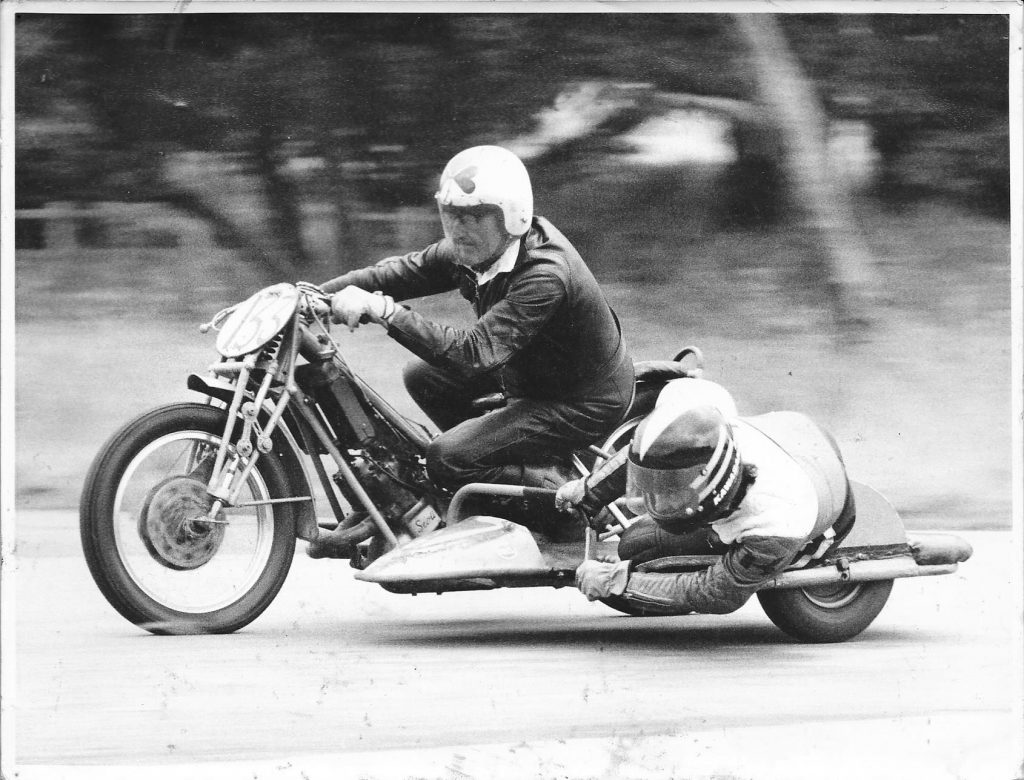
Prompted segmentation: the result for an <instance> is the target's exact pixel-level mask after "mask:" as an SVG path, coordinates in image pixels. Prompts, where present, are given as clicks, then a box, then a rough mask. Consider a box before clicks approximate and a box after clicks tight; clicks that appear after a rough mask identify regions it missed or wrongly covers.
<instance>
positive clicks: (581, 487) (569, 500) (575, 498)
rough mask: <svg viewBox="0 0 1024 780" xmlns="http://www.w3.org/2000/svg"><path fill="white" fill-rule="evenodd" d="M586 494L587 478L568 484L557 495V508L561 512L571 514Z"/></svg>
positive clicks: (559, 489)
mask: <svg viewBox="0 0 1024 780" xmlns="http://www.w3.org/2000/svg"><path fill="white" fill-rule="evenodd" d="M586 494H587V480H586V478H585V477H584V478H582V479H574V480H571V481H570V482H566V483H565V484H564V485H562V486H561V487H560V488H558V492H556V493H555V508H556V509H557V510H558V511H559V512H571V511H572V510H573V509H575V508H576V507H577V506H578V505H579V503H580V502H581V501H582V500H583V497H584V496H585V495H586Z"/></svg>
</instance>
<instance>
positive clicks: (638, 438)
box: [626, 404, 743, 532]
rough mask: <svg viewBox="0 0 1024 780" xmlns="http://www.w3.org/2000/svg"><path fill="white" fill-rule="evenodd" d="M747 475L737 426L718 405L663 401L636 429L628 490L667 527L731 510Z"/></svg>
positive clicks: (705, 522)
mask: <svg viewBox="0 0 1024 780" xmlns="http://www.w3.org/2000/svg"><path fill="white" fill-rule="evenodd" d="M742 476H743V463H742V461H741V460H740V454H739V452H738V451H737V449H736V443H735V441H734V440H733V435H732V428H731V427H730V426H729V422H728V421H727V420H726V418H725V416H724V415H723V414H722V412H721V411H720V410H719V409H718V408H716V407H714V406H709V405H704V406H695V407H689V408H685V409H683V410H681V411H680V409H679V408H678V407H677V406H676V405H675V404H662V405H659V406H658V407H657V408H655V410H654V411H653V412H651V414H650V415H649V416H648V417H647V418H646V419H645V420H644V421H643V422H642V423H640V425H639V426H638V427H637V429H636V433H635V434H634V435H633V441H632V442H631V444H630V448H629V463H628V465H627V480H626V495H627V497H628V498H631V499H642V500H643V506H644V509H645V511H646V512H647V513H648V514H650V516H651V518H652V519H653V520H654V521H655V522H656V523H657V524H658V525H660V526H661V527H662V528H664V529H665V530H667V531H673V532H680V531H684V530H687V529H689V528H693V527H694V526H697V525H708V524H710V523H713V522H714V521H715V520H717V519H718V518H719V517H721V516H722V515H723V514H725V513H726V512H728V511H729V510H730V509H731V507H732V501H733V499H734V498H735V496H736V494H737V492H738V491H739V488H740V484H741V483H742ZM637 503H639V502H637Z"/></svg>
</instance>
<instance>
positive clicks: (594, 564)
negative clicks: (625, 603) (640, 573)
mask: <svg viewBox="0 0 1024 780" xmlns="http://www.w3.org/2000/svg"><path fill="white" fill-rule="evenodd" d="M627 582H629V561H619V562H618V563H606V562H604V561H583V563H581V564H580V565H579V568H577V569H576V587H577V588H579V589H580V592H581V593H582V594H583V595H584V596H586V597H587V600H588V601H597V599H604V598H608V597H609V596H621V595H622V594H623V592H625V590H626V583H627Z"/></svg>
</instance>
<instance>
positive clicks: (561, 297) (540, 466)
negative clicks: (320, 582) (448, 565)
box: [323, 217, 634, 488]
mask: <svg viewBox="0 0 1024 780" xmlns="http://www.w3.org/2000/svg"><path fill="white" fill-rule="evenodd" d="M513 248H515V253H514V255H510V257H511V259H512V262H511V263H509V264H508V265H509V266H510V267H508V270H504V269H503V268H500V267H499V270H498V272H497V273H496V274H494V275H493V278H491V277H490V276H488V277H486V278H485V280H484V281H483V283H481V281H480V280H479V279H478V278H477V274H476V272H474V271H473V270H472V269H469V268H465V267H462V266H460V265H457V264H456V263H455V262H454V258H453V256H452V250H451V246H450V244H448V243H447V242H446V241H440V242H438V243H435V244H432V245H431V246H429V247H427V248H426V249H424V250H422V251H417V252H412V253H410V254H407V255H404V256H401V257H391V258H386V259H384V260H382V261H380V262H379V263H377V264H376V265H373V266H370V267H368V268H363V269H359V270H356V271H352V272H350V273H347V274H343V275H342V276H339V277H337V278H336V279H333V280H331V281H329V282H327V283H326V284H325V285H323V288H324V290H325V291H326V292H328V293H331V292H336V291H339V290H342V289H343V288H345V287H347V286H349V285H354V286H356V287H360V288H362V289H365V290H374V291H377V290H379V291H381V292H383V293H385V294H386V295H389V296H392V297H394V298H395V299H396V300H405V299H409V298H415V297H420V296H424V295H432V294H435V293H441V292H447V291H449V290H454V289H458V290H459V291H460V293H461V294H462V296H463V297H464V298H466V299H467V300H468V301H470V303H471V304H472V305H473V309H474V311H475V313H476V315H477V317H478V318H479V319H478V320H477V322H476V324H475V325H474V326H473V327H472V328H468V329H459V328H453V327H447V326H442V325H438V324H436V323H434V322H431V321H430V320H428V319H426V318H425V317H423V316H422V315H420V314H418V313H417V312H416V311H414V310H412V309H411V308H408V307H406V306H398V307H396V309H395V311H394V313H393V314H392V315H390V316H389V318H388V320H387V324H386V326H387V331H388V335H389V336H390V337H391V338H393V339H394V340H395V341H397V342H398V343H400V344H401V345H402V346H404V347H406V348H407V349H408V350H409V351H411V352H412V353H413V354H415V355H416V356H417V357H419V358H421V359H422V361H425V365H424V363H419V362H417V363H414V364H413V365H412V366H410V367H409V368H407V370H406V373H405V378H406V382H407V385H408V390H409V393H410V395H412V397H413V398H414V399H415V400H416V401H417V402H418V403H419V404H420V406H421V408H423V410H424V412H425V413H426V414H427V415H428V416H429V417H430V418H431V420H433V422H434V423H435V424H437V425H438V427H439V428H441V429H442V430H443V431H444V433H443V434H442V435H441V436H440V437H438V438H437V439H435V440H434V441H433V442H432V443H431V445H430V447H429V449H428V451H427V470H428V473H429V474H430V476H431V478H432V479H433V480H434V481H435V482H436V483H437V484H439V485H442V486H446V487H456V486H459V485H462V484H465V483H468V482H496V483H509V484H525V485H531V486H534V487H548V488H550V487H557V485H558V484H560V481H559V479H558V476H559V471H557V470H554V471H553V470H552V469H551V465H552V464H560V463H562V462H564V461H565V460H566V459H567V457H568V453H570V452H571V451H572V450H573V449H576V448H579V447H585V446H586V445H588V444H590V443H592V442H594V441H596V440H597V439H598V438H600V437H601V436H603V435H605V434H607V433H608V432H609V431H610V430H612V429H613V428H614V427H615V426H616V425H617V424H618V423H619V422H620V421H621V420H622V418H623V416H624V415H625V413H626V411H627V409H628V408H629V404H630V401H631V398H632V392H633V383H634V375H633V363H632V360H631V358H630V356H629V353H628V351H627V349H626V345H625V342H624V340H623V337H622V332H621V328H620V327H619V323H618V320H617V318H616V316H615V314H614V312H613V311H612V309H611V307H610V305H609V304H608V302H607V300H606V299H605V297H604V294H603V293H602V292H601V289H600V287H599V286H598V283H597V281H596V280H595V279H594V276H593V274H592V273H591V272H590V270H589V269H588V268H587V266H586V265H585V264H584V262H583V260H582V258H581V257H580V255H579V253H578V252H577V251H576V250H575V249H574V248H573V246H572V244H570V243H569V241H568V239H566V237H565V236H564V235H562V233H561V232H559V231H558V230H557V229H556V228H555V227H554V225H552V224H551V223H550V222H549V221H548V220H546V219H544V218H543V217H533V219H532V221H531V224H530V228H529V231H528V232H527V233H525V234H524V236H523V237H522V239H521V240H520V241H519V242H518V243H517V244H513ZM498 262H499V263H501V260H499V261H498ZM507 262H508V261H507V260H506V263H507ZM496 391H501V392H504V393H505V394H506V395H507V396H508V402H507V405H506V406H505V407H503V408H500V409H497V410H494V411H491V412H489V413H487V414H485V415H483V416H478V415H479V414H480V412H479V411H478V410H476V409H474V408H473V407H472V406H471V401H472V400H473V399H474V398H477V397H479V396H482V395H486V394H488V393H492V392H496ZM565 479H568V476H565Z"/></svg>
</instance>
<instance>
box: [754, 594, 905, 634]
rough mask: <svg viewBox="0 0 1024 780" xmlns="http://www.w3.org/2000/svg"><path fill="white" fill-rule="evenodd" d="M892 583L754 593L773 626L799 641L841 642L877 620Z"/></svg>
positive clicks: (887, 598)
mask: <svg viewBox="0 0 1024 780" xmlns="http://www.w3.org/2000/svg"><path fill="white" fill-rule="evenodd" d="M892 582H893V581H892V580H878V581H874V582H842V583H835V584H830V585H816V586H814V587H807V588H784V589H779V590H763V591H761V592H759V593H758V594H757V600H758V601H760V602H761V607H762V608H763V609H764V611H765V614H767V615H768V617H769V619H771V621H772V622H773V623H774V624H775V625H776V626H778V627H779V628H781V629H782V630H783V631H785V632H786V633H787V634H789V635H790V636H791V637H793V638H795V639H799V640H800V641H801V642H816V643H825V642H845V641H846V640H847V639H851V638H853V637H855V636H857V634H859V633H860V632H861V631H863V630H864V629H865V628H867V627H868V626H869V625H871V623H872V621H874V619H875V618H876V617H878V613H879V612H881V611H882V607H884V606H885V603H886V601H888V600H889V593H890V592H892Z"/></svg>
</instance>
